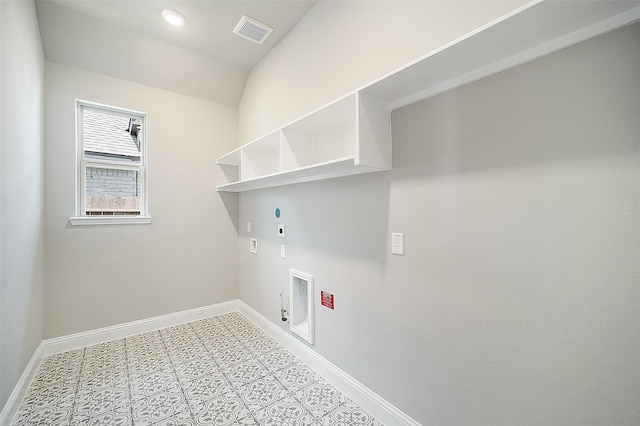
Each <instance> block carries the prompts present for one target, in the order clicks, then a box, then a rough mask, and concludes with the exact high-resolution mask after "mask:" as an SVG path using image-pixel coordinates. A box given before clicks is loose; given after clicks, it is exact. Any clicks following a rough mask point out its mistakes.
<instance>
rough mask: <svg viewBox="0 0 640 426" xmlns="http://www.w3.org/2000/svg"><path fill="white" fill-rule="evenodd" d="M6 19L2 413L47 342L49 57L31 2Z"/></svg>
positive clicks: (1, 11)
mask: <svg viewBox="0 0 640 426" xmlns="http://www.w3.org/2000/svg"><path fill="white" fill-rule="evenodd" d="M0 16H1V21H0V40H1V41H2V47H1V49H0V52H1V57H0V64H1V65H0V67H1V71H0V80H1V88H0V160H1V168H0V170H1V172H0V184H1V195H2V196H1V198H0V200H1V201H0V222H1V226H0V409H1V408H2V407H4V405H5V404H6V402H7V399H8V397H9V396H10V394H11V392H12V391H13V388H14V387H15V385H16V383H17V382H18V380H19V378H20V376H21V375H22V372H23V371H24V369H25V367H26V366H27V364H28V362H29V360H30V359H31V357H32V355H33V354H34V352H35V351H36V348H37V347H38V345H39V343H40V341H41V340H42V292H43V290H42V287H43V278H42V270H43V266H42V265H43V227H42V226H43V225H42V223H43V219H42V211H43V195H42V193H43V182H42V152H43V145H42V143H43V136H42V134H43V90H44V59H43V55H42V46H41V44H40V33H39V31H38V23H37V20H36V13H35V8H34V5H33V3H31V2H27V1H1V2H0Z"/></svg>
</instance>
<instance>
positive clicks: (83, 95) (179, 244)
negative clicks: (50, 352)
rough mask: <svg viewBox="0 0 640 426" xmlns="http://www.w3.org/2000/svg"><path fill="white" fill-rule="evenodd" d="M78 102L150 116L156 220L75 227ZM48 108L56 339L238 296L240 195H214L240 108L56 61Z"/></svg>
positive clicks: (50, 300)
mask: <svg viewBox="0 0 640 426" xmlns="http://www.w3.org/2000/svg"><path fill="white" fill-rule="evenodd" d="M76 98H79V99H84V100H88V101H93V102H97V103H102V104H107V105H113V106H118V107H123V108H130V109H134V110H137V111H143V112H146V113H147V114H148V115H147V129H146V130H147V147H148V175H147V178H148V184H149V212H150V215H151V216H152V217H153V223H151V224H150V225H132V226H131V225H130V226H109V227H72V226H70V225H69V223H68V220H69V218H70V217H71V216H73V215H74V209H75V170H76V169H75V152H76V151H75V150H76V145H75V143H76V142H75V128H74V123H75V118H74V114H75V99H76ZM45 108H46V109H45V113H46V126H45V135H46V140H45V143H46V149H45V204H46V206H47V208H46V213H45V231H46V238H45V254H46V256H45V274H46V286H45V297H46V303H45V307H44V320H45V326H44V335H45V338H51V337H57V336H62V335H66V334H71V333H76V332H81V331H85V330H92V329H95V328H100V327H106V326H110V325H115V324H121V323H125V322H128V321H134V320H139V319H143V318H149V317H153V316H157V315H162V314H168V313H173V312H177V311H182V310H185V309H191V308H196V307H200V306H206V305H210V304H214V303H218V302H224V301H228V300H232V299H236V298H237V297H238V288H237V266H238V261H237V250H236V249H235V248H236V247H237V232H236V228H235V221H236V220H237V202H236V197H235V196H233V195H232V196H229V197H226V198H222V197H219V196H218V195H217V194H216V192H215V187H216V185H218V184H220V183H222V182H224V181H225V179H226V178H225V176H224V174H223V172H222V171H221V170H220V169H219V167H217V166H216V165H215V158H216V157H217V156H219V155H222V154H223V153H225V152H227V151H229V150H231V149H232V148H233V147H234V145H235V143H236V140H237V136H236V122H237V110H236V109H235V108H230V107H226V106H222V105H218V104H214V103H211V102H207V101H202V100H198V99H195V98H190V97H187V96H182V95H178V94H175V93H171V92H167V91H163V90H159V89H154V88H151V87H148V86H143V85H140V84H137V83H131V82H127V81H124V80H118V79H115V78H111V77H106V76H104V75H99V74H94V73H90V72H87V71H83V70H80V69H77V68H73V67H68V66H63V65H60V64H56V63H53V62H46V97H45ZM229 247H232V249H229Z"/></svg>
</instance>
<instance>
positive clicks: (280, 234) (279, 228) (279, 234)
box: [278, 225, 284, 238]
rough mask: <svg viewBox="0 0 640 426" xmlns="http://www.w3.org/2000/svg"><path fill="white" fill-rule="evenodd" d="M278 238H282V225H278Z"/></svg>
mask: <svg viewBox="0 0 640 426" xmlns="http://www.w3.org/2000/svg"><path fill="white" fill-rule="evenodd" d="M278 237H280V238H284V225H278Z"/></svg>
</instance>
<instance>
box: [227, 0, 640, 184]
mask: <svg viewBox="0 0 640 426" xmlns="http://www.w3.org/2000/svg"><path fill="white" fill-rule="evenodd" d="M638 20H640V1H638V0H635V1H606V0H605V1H598V0H590V1H587V0H583V1H556V0H544V1H542V0H536V1H532V2H530V3H528V4H527V5H525V6H523V7H522V8H520V9H518V10H516V11H514V12H513V13H511V14H508V15H506V16H504V17H502V18H500V19H498V20H496V21H494V22H491V23H489V24H487V25H485V26H484V27H482V28H479V29H477V30H476V31H473V32H471V33H469V34H467V35H465V36H464V37H461V38H459V39H457V40H455V41H453V42H451V43H449V44H447V45H445V46H442V47H441V48H439V49H436V50H434V51H432V52H430V53H428V54H427V55H425V56H424V57H422V58H420V59H418V60H416V61H414V62H412V63H410V64H408V65H406V66H405V67H402V68H400V69H399V70H396V71H394V72H392V73H390V74H388V75H386V76H384V77H382V78H381V79H379V80H377V81H375V82H373V83H371V84H369V85H367V86H365V87H363V88H361V89H359V90H357V91H355V92H354V93H352V94H350V95H347V96H345V97H344V98H342V99H339V100H337V101H335V102H332V103H331V104H329V105H327V106H326V107H323V108H320V109H318V110H316V111H314V112H313V113H310V114H308V115H306V116H305V117H303V118H301V119H299V120H297V121H295V122H294V123H291V124H289V125H287V126H285V127H283V128H282V129H279V130H277V131H275V132H272V133H270V134H269V135H266V136H264V137H262V138H259V139H257V140H254V141H252V142H250V143H248V144H246V145H243V146H242V147H240V148H237V149H235V150H234V151H231V152H230V153H228V154H226V155H224V156H222V157H220V158H218V160H217V162H218V164H222V165H228V166H234V167H237V169H238V173H237V176H238V180H237V181H235V182H231V183H229V184H226V185H221V186H218V188H217V190H218V191H232V192H239V191H246V190H251V189H259V188H266V187H272V186H278V185H285V184H290V183H298V182H305V181H310V180H318V179H325V178H330V177H336V176H344V175H350V174H356V173H367V172H371V171H379V170H389V169H390V168H391V136H390V133H391V132H390V124H391V123H390V111H392V110H394V109H397V108H400V107H402V106H405V105H408V104H411V103H413V102H417V101H419V100H422V99H426V98H428V97H431V96H434V95H436V94H438V93H442V92H445V91H447V90H450V89H453V88H455V87H459V86H462V85H464V84H467V83H470V82H472V81H475V80H479V79H481V78H483V77H486V76H489V75H492V74H495V73H497V72H500V71H503V70H506V69H508V68H511V67H514V66H517V65H520V64H522V63H525V62H527V61H530V60H533V59H536V58H538V57H541V56H544V55H546V54H549V53H552V52H555V51H557V50H560V49H563V48H565V47H568V46H570V45H573V44H575V43H578V42H580V41H583V40H587V39H589V38H592V37H595V36H598V35H600V34H603V33H605V32H608V31H612V30H615V29H617V28H620V27H622V26H624V25H627V24H629V23H632V22H635V21H638Z"/></svg>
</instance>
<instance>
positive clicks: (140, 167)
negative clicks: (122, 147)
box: [69, 99, 151, 226]
mask: <svg viewBox="0 0 640 426" xmlns="http://www.w3.org/2000/svg"><path fill="white" fill-rule="evenodd" d="M84 108H91V109H98V110H102V111H106V112H109V113H115V114H118V115H123V116H125V117H128V118H136V119H139V120H140V126H141V131H140V133H141V134H140V136H139V138H140V162H139V164H127V163H125V162H123V161H119V160H117V159H114V160H113V161H110V160H106V159H95V158H94V159H92V158H85V155H84V140H83V131H82V130H83V122H82V111H83V109H84ZM75 119H76V122H75V124H76V159H75V160H76V162H75V183H76V185H75V191H76V197H75V203H76V205H75V216H73V217H71V218H69V222H70V223H71V225H74V226H75V225H135V224H148V223H151V216H150V215H149V197H148V193H149V191H148V179H147V169H148V163H147V154H148V146H147V140H148V137H147V123H148V121H147V113H145V112H141V111H136V110H132V109H128V108H120V107H115V106H111V105H105V104H100V103H96V102H91V101H85V100H81V99H76V102H75ZM87 167H97V168H107V169H117V170H132V171H137V172H138V175H139V177H140V214H139V215H135V216H134V215H122V216H121V215H87V214H86V208H85V207H86V194H85V191H86V171H87Z"/></svg>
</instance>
